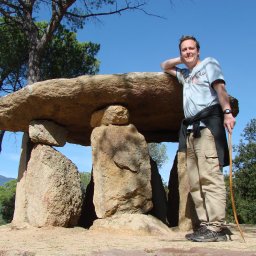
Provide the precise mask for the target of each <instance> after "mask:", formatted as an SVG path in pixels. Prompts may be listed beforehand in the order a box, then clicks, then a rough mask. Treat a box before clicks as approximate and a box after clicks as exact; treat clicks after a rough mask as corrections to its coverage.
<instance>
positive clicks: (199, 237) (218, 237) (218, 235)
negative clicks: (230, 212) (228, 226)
mask: <svg viewBox="0 0 256 256" xmlns="http://www.w3.org/2000/svg"><path fill="white" fill-rule="evenodd" d="M190 240H191V241H194V242H220V241H227V236H226V233H225V232H223V231H222V230H221V231H213V230H210V229H208V228H206V229H204V230H203V232H201V233H199V232H198V233H197V234H196V233H194V235H193V236H191V237H190Z"/></svg>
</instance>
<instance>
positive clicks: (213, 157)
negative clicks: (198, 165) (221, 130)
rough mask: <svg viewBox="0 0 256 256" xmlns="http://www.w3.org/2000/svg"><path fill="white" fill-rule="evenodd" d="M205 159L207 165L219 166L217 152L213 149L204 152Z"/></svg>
mask: <svg viewBox="0 0 256 256" xmlns="http://www.w3.org/2000/svg"><path fill="white" fill-rule="evenodd" d="M205 159H206V161H207V163H209V164H214V165H219V159H218V155H217V151H216V150H214V149H208V150H205Z"/></svg>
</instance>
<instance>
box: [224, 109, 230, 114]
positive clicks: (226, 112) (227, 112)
mask: <svg viewBox="0 0 256 256" xmlns="http://www.w3.org/2000/svg"><path fill="white" fill-rule="evenodd" d="M230 113H232V111H231V110H230V109H225V110H224V114H230Z"/></svg>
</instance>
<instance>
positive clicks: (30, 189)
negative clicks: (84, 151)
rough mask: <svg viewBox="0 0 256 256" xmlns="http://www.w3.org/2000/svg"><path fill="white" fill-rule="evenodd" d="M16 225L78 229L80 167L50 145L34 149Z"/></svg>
mask: <svg viewBox="0 0 256 256" xmlns="http://www.w3.org/2000/svg"><path fill="white" fill-rule="evenodd" d="M18 189H19V192H23V194H20V193H18V194H17V196H16V202H15V213H14V218H13V224H14V225H16V226H19V225H21V224H23V223H28V224H30V225H32V226H35V227H43V226H62V227H70V226H74V225H76V224H77V222H78V218H79V216H80V212H81V206H82V191H81V184H80V176H79V173H78V170H77V168H76V166H75V165H74V164H73V163H72V162H71V161H70V160H69V159H67V158H66V157H65V156H64V155H62V154H61V153H60V152H58V151H56V150H55V149H53V148H52V147H50V146H46V145H41V144H37V145H35V146H34V148H33V150H32V152H31V156H30V159H29V161H28V165H27V169H26V171H25V172H24V173H23V176H22V177H21V179H20V181H19V182H18Z"/></svg>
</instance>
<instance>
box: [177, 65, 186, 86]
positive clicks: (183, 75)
mask: <svg viewBox="0 0 256 256" xmlns="http://www.w3.org/2000/svg"><path fill="white" fill-rule="evenodd" d="M186 73H187V72H186V69H181V68H178V67H176V76H177V79H178V81H179V83H181V84H184V82H185V78H186V76H187V74H186Z"/></svg>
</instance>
